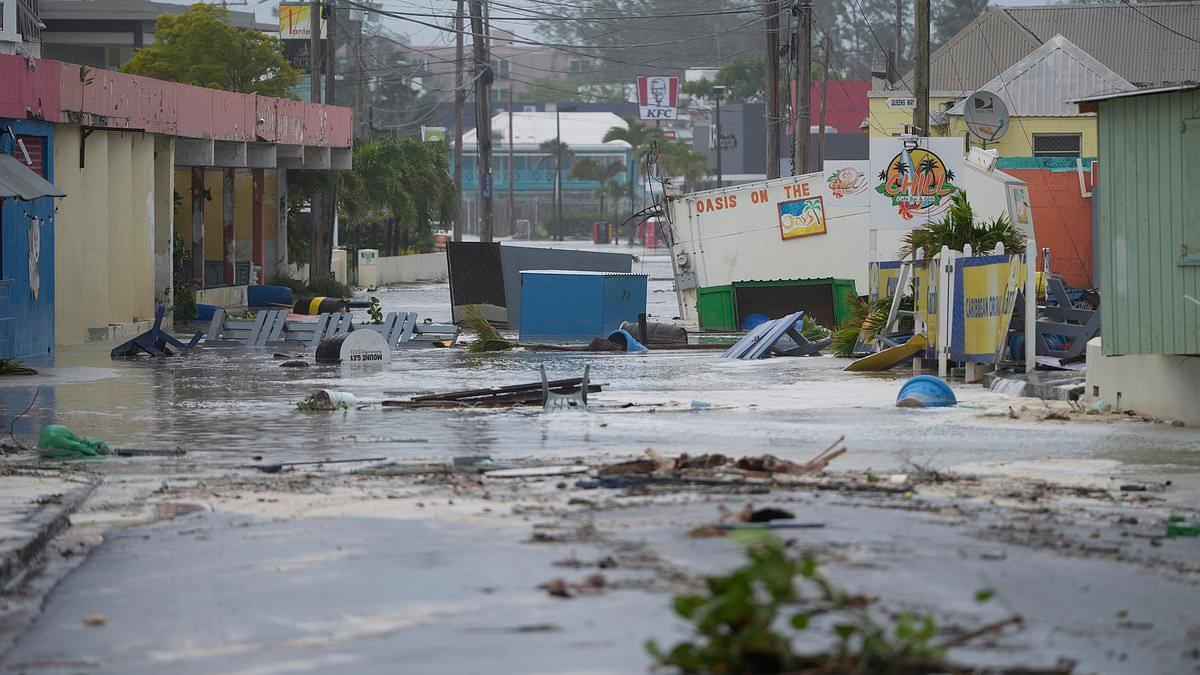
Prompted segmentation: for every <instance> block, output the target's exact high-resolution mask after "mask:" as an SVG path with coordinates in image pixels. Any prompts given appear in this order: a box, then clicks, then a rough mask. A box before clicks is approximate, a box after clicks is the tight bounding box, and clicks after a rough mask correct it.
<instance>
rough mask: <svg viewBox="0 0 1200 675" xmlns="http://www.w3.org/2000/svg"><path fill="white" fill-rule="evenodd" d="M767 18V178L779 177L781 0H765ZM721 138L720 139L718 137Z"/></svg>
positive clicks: (764, 12)
mask: <svg viewBox="0 0 1200 675" xmlns="http://www.w3.org/2000/svg"><path fill="white" fill-rule="evenodd" d="M763 14H764V15H765V17H766V20H767V50H766V62H767V82H766V90H767V178H768V179H771V178H779V121H780V120H779V0H763ZM718 140H719V139H718Z"/></svg>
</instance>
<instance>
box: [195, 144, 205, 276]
mask: <svg viewBox="0 0 1200 675" xmlns="http://www.w3.org/2000/svg"><path fill="white" fill-rule="evenodd" d="M192 279H193V280H194V281H195V282H196V288H204V167H202V166H195V167H192Z"/></svg>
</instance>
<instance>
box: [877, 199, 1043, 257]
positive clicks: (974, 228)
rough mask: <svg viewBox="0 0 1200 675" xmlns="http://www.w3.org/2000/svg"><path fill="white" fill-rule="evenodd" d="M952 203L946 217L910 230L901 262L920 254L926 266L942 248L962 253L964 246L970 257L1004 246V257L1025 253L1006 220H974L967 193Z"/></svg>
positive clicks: (1019, 237)
mask: <svg viewBox="0 0 1200 675" xmlns="http://www.w3.org/2000/svg"><path fill="white" fill-rule="evenodd" d="M951 199H952V201H951V203H950V208H949V209H948V210H947V211H946V215H945V216H943V217H942V218H940V219H938V220H933V221H930V222H928V223H925V225H923V226H921V227H918V228H915V229H912V230H909V231H908V233H907V234H905V235H904V239H902V240H901V242H902V243H903V246H902V247H901V249H900V258H901V259H904V258H907V257H909V256H910V255H913V254H914V253H915V252H916V251H918V250H922V251H924V255H925V263H926V264H928V263H929V261H931V260H932V259H933V257H934V256H935V255H937V254H938V253H939V252H941V250H942V247H943V246H945V247H947V248H949V249H951V250H955V251H962V250H963V247H964V246H965V245H967V244H970V245H971V255H973V256H978V255H988V254H990V253H991V252H992V251H993V250H994V249H995V248H996V245H997V244H1004V252H1005V253H1009V254H1013V253H1023V252H1024V251H1025V236H1024V235H1023V234H1021V233H1020V232H1019V231H1018V230H1017V229H1016V228H1014V227H1013V226H1012V223H1010V222H1008V218H1006V217H1005V216H1003V215H1001V216H999V217H997V218H993V219H991V220H980V219H977V218H976V217H975V210H974V209H973V208H971V202H969V201H967V193H966V192H964V191H962V190H959V191H957V192H955V193H954V196H953V197H952V198H951Z"/></svg>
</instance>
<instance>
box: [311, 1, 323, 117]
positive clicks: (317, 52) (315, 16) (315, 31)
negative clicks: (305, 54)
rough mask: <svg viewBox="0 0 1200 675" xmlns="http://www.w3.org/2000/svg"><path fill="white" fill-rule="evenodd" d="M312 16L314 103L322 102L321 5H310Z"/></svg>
mask: <svg viewBox="0 0 1200 675" xmlns="http://www.w3.org/2000/svg"><path fill="white" fill-rule="evenodd" d="M308 12H309V15H310V18H309V25H311V26H312V28H311V30H310V34H309V38H308V51H309V52H310V53H309V68H308V70H309V76H308V77H309V88H308V94H309V96H308V98H309V101H310V102H312V103H320V102H321V3H320V2H310V3H308Z"/></svg>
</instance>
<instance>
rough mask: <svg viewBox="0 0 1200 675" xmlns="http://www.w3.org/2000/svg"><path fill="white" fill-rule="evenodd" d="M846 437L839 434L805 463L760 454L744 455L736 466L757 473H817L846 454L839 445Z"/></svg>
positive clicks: (844, 449)
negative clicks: (830, 443)
mask: <svg viewBox="0 0 1200 675" xmlns="http://www.w3.org/2000/svg"><path fill="white" fill-rule="evenodd" d="M845 439H846V437H845V436H839V437H838V439H837V440H836V441H834V442H833V445H830V446H829V447H828V448H825V449H824V450H822V451H821V452H820V453H818V454H817V456H816V457H813V458H812V459H810V460H809V461H808V462H806V463H804V464H798V463H796V462H792V461H789V460H786V459H781V458H779V457H776V456H774V455H759V456H758V457H743V458H741V459H739V460H738V461H737V463H736V464H735V466H737V468H739V469H742V470H745V471H753V472H757V473H766V474H773V473H785V474H792V475H803V474H808V473H816V472H818V471H821V470H823V469H824V468H825V467H827V466H829V463H830V462H832V461H833V460H835V459H837V458H838V457H841V456H842V455H844V454H846V448H839V447H838V445H840V444H841V443H842V441H844V440H845Z"/></svg>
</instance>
